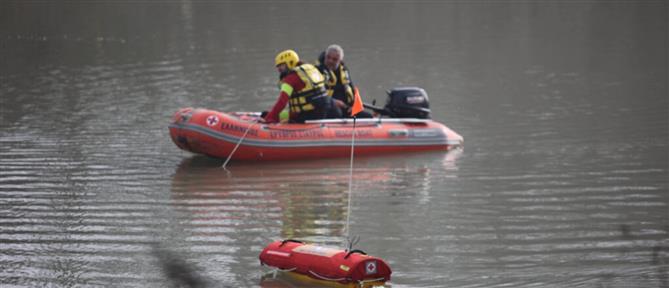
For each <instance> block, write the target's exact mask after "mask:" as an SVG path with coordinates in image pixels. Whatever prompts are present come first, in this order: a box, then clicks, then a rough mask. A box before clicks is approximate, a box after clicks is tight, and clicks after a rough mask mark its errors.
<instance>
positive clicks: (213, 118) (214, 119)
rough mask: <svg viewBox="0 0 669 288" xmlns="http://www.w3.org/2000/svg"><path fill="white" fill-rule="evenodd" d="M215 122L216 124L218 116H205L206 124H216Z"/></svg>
mask: <svg viewBox="0 0 669 288" xmlns="http://www.w3.org/2000/svg"><path fill="white" fill-rule="evenodd" d="M216 124H218V117H217V116H216V115H211V116H209V117H207V125H209V126H216Z"/></svg>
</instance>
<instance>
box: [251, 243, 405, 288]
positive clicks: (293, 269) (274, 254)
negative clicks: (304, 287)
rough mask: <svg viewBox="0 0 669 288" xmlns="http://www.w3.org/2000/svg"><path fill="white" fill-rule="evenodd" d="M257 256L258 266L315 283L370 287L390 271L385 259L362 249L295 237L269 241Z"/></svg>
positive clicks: (376, 284) (380, 280)
mask: <svg viewBox="0 0 669 288" xmlns="http://www.w3.org/2000/svg"><path fill="white" fill-rule="evenodd" d="M259 258H260V264H261V265H265V266H269V267H273V268H275V269H277V271H282V272H287V273H289V274H290V275H293V277H295V278H298V279H299V278H300V277H302V278H306V279H303V280H305V282H308V280H309V279H311V280H312V281H319V282H320V283H319V285H318V286H333V287H347V286H348V287H373V286H378V285H382V284H383V283H385V282H386V281H390V274H392V271H391V270H390V267H389V266H388V264H387V263H386V262H385V261H383V260H382V259H381V258H378V257H374V256H369V255H367V254H366V253H365V252H363V251H360V250H351V251H348V250H340V249H336V248H330V247H324V246H317V245H312V244H306V243H303V242H301V241H297V240H283V241H275V242H272V243H270V244H269V245H267V247H265V249H263V251H262V252H261V253H260V256H259ZM307 277H308V278H307ZM314 284H315V283H314ZM333 284H335V285H333Z"/></svg>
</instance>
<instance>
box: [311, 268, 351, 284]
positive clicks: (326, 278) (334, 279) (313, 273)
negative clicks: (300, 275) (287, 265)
mask: <svg viewBox="0 0 669 288" xmlns="http://www.w3.org/2000/svg"><path fill="white" fill-rule="evenodd" d="M309 273H311V275H314V276H316V277H318V278H321V279H323V280H327V281H336V282H339V281H344V280H347V278H328V277H325V276H323V275H320V274H318V273H316V272H314V271H311V270H309Z"/></svg>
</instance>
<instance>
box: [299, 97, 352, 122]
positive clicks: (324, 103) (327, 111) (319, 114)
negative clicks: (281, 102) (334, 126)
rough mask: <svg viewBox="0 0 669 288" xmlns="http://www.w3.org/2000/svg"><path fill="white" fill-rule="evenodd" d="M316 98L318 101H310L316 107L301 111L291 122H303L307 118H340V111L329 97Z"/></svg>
mask: <svg viewBox="0 0 669 288" xmlns="http://www.w3.org/2000/svg"><path fill="white" fill-rule="evenodd" d="M318 100H320V101H317V102H314V103H312V105H314V107H315V108H316V109H314V110H311V111H304V112H301V113H300V114H299V115H297V117H295V119H294V120H292V121H291V122H296V123H304V121H307V120H321V119H332V118H342V114H341V111H340V110H339V108H337V106H335V104H334V100H332V98H331V97H323V98H320V99H318Z"/></svg>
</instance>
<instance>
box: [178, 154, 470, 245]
mask: <svg viewBox="0 0 669 288" xmlns="http://www.w3.org/2000/svg"><path fill="white" fill-rule="evenodd" d="M461 151H462V150H459V149H456V150H453V151H450V152H448V153H428V154H427V155H445V157H444V158H443V159H444V160H443V161H444V162H443V163H444V165H446V166H445V167H444V169H453V168H452V167H454V166H453V165H454V159H455V158H457V156H458V155H459V154H460V153H461ZM419 157H420V156H419ZM423 157H429V156H423ZM405 159H406V158H400V157H388V158H386V159H382V160H379V161H377V162H378V163H374V166H369V165H370V163H369V159H365V158H360V159H357V160H356V161H357V162H356V165H355V168H354V171H355V173H354V177H353V183H354V185H353V187H354V191H353V193H354V198H353V199H354V200H355V199H356V198H357V197H374V195H375V194H378V193H389V194H388V195H390V196H392V195H401V196H402V197H411V198H414V199H416V201H419V202H423V203H425V202H427V201H429V198H430V195H429V193H430V191H431V188H432V187H431V183H432V181H431V178H432V177H433V176H431V175H430V168H429V167H410V166H407V164H406V163H405V164H404V165H402V164H400V163H401V162H399V161H405ZM398 162H399V163H398ZM233 164H234V165H233V166H232V167H231V168H230V171H226V170H224V169H222V168H221V162H220V161H219V160H216V159H212V158H208V157H197V156H195V157H191V158H186V159H184V160H183V161H182V162H181V164H179V166H178V168H177V170H176V172H175V175H174V177H173V179H172V199H173V205H174V206H176V207H177V208H178V209H180V210H184V211H187V212H188V213H190V214H191V215H193V216H192V217H193V218H192V221H193V223H198V225H208V223H221V224H223V223H230V222H231V221H234V220H235V219H236V218H238V217H245V218H246V220H247V221H248V220H250V219H249V218H252V219H256V220H258V219H264V220H271V221H276V222H278V223H280V224H281V229H280V234H279V235H278V236H279V237H280V238H299V239H306V240H310V241H316V242H327V243H339V241H338V238H340V237H343V236H344V235H342V233H344V231H343V228H344V225H345V220H346V213H347V212H346V209H347V205H348V203H347V200H348V198H347V197H348V180H349V161H348V160H347V159H330V160H324V161H307V162H304V163H300V162H278V163H268V164H263V165H259V164H257V163H233ZM398 164H399V165H398ZM440 177H444V175H440ZM377 196H378V195H377ZM397 204H400V203H397ZM354 205H355V203H354ZM354 207H355V206H354ZM372 208H378V209H384V208H383V207H372Z"/></svg>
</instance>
